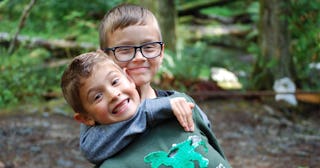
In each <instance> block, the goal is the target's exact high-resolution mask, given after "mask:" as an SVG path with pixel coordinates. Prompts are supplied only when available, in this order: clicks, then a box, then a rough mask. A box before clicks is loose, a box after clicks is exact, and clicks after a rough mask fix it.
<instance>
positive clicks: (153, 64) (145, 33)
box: [107, 17, 164, 87]
mask: <svg viewBox="0 0 320 168" xmlns="http://www.w3.org/2000/svg"><path fill="white" fill-rule="evenodd" d="M160 36H161V35H160V30H159V27H158V24H157V22H156V21H155V20H154V18H153V17H149V18H148V19H147V21H146V24H135V25H130V26H128V27H125V28H119V29H116V30H115V31H113V32H109V33H108V37H109V38H108V42H107V43H108V46H107V47H117V46H127V45H134V46H140V45H142V44H145V43H148V42H157V41H161V37H160ZM163 54H164V51H163V49H162V52H161V54H160V55H159V56H158V57H155V58H151V59H148V58H145V57H143V56H142V54H141V52H140V50H137V53H136V56H135V57H134V59H132V60H131V61H129V62H119V61H117V60H116V59H115V57H114V55H113V54H110V55H112V58H113V59H114V61H115V62H116V63H117V64H118V65H119V66H120V67H122V68H126V72H127V73H128V75H129V76H130V77H131V78H132V79H133V80H134V83H135V84H136V85H137V87H140V86H142V85H146V84H150V82H151V81H152V79H153V77H154V76H155V75H156V73H157V71H158V69H159V67H160V65H161V63H162V60H163Z"/></svg>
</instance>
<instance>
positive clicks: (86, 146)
mask: <svg viewBox="0 0 320 168" xmlns="http://www.w3.org/2000/svg"><path fill="white" fill-rule="evenodd" d="M99 37H100V49H101V50H104V51H105V52H106V53H108V55H110V57H111V58H112V59H113V60H114V61H115V62H116V64H118V65H119V66H120V67H121V68H123V69H126V72H127V73H128V75H129V76H130V77H131V78H132V79H133V81H134V83H135V84H136V87H137V89H138V92H139V95H140V98H141V99H142V100H144V99H151V98H158V97H168V96H175V95H176V92H172V91H163V90H155V89H153V88H152V86H151V82H152V79H153V77H154V76H155V74H156V73H157V71H158V69H159V67H160V65H161V63H162V60H163V57H164V43H163V42H162V36H161V31H160V28H159V25H158V22H157V19H156V18H155V16H154V15H153V14H152V12H150V11H149V10H148V9H146V8H143V7H141V6H137V5H129V4H124V5H119V6H116V7H114V8H113V9H111V10H110V11H109V12H108V13H107V14H106V15H105V17H104V18H103V20H102V22H101V26H100V30H99ZM181 96H183V97H186V98H187V99H188V100H190V101H191V102H193V100H192V99H191V98H190V97H189V96H186V95H184V94H182V95H181ZM195 110H196V111H197V112H198V113H197V114H198V115H199V117H200V118H201V119H200V120H199V123H204V124H203V125H202V126H201V130H202V131H204V132H207V133H208V136H209V137H210V138H208V139H209V143H210V144H211V145H212V146H214V147H215V150H216V151H219V152H218V153H220V154H221V155H222V156H223V157H224V155H223V153H222V151H221V149H220V147H219V145H218V144H217V143H216V140H215V137H214V135H213V133H212V131H211V129H210V128H211V124H210V122H209V120H208V118H207V116H206V115H205V114H204V112H202V111H201V109H200V108H199V107H197V106H196V107H195ZM172 122H174V121H172ZM171 124H174V123H171V122H170V124H168V125H171ZM163 126H164V124H161V126H160V125H159V126H158V127H157V128H158V129H151V130H150V132H157V130H158V131H159V132H157V133H159V134H160V135H161V134H163V133H162V132H161V130H168V131H169V132H170V130H171V128H170V127H163ZM203 126H204V127H203ZM99 128H101V129H100V130H99V129H97V127H92V128H91V129H86V128H85V127H82V130H81V132H80V148H81V150H82V151H83V153H85V154H86V157H87V159H88V160H90V161H91V162H92V161H95V162H97V163H100V162H101V161H103V160H96V159H97V158H100V159H102V158H105V159H107V158H108V156H106V155H105V156H103V155H104V153H103V152H101V150H104V147H103V146H102V145H101V144H105V141H106V140H107V139H106V138H103V135H104V133H105V132H106V130H105V131H103V127H99ZM159 128H163V129H159ZM173 132H175V133H177V135H180V134H182V133H181V132H180V130H178V129H176V131H172V132H171V133H173ZM97 135H99V136H97ZM152 135H154V134H152ZM182 135H183V136H181V137H180V140H182V139H184V138H187V137H185V134H182ZM172 136H173V137H167V138H168V139H171V140H172V141H168V143H170V142H173V143H178V142H177V141H176V140H177V139H175V138H174V135H172ZM92 137H97V138H92ZM150 137H152V136H149V132H148V133H144V134H143V136H141V137H139V140H135V141H134V142H132V143H131V144H139V143H138V142H140V143H141V144H140V145H143V142H144V138H146V139H148V140H147V141H146V143H148V142H150V143H151V144H152V142H153V141H149V140H150ZM164 137H165V136H164ZM164 137H157V139H159V140H161V139H162V138H164ZM157 141H158V140H155V142H157ZM131 144H130V145H129V148H127V147H126V148H125V149H124V150H123V151H126V150H129V149H134V148H135V147H134V146H135V145H133V146H132V145H131ZM99 145H101V146H99ZM167 145H168V144H167ZM170 145H171V144H170ZM164 146H166V145H164ZM164 146H163V147H164ZM155 147H159V146H157V145H156V146H155ZM166 147H168V146H166ZM139 150H140V148H138V149H137V150H132V151H139ZM129 153H130V152H129ZM134 153H135V152H134ZM131 154H132V153H131ZM121 155H123V152H122V151H121V154H119V153H118V154H117V155H115V156H114V157H112V159H108V160H107V161H106V163H110V162H111V161H112V160H116V159H117V158H118V157H117V156H121ZM124 160H125V159H124Z"/></svg>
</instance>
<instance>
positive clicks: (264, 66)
mask: <svg viewBox="0 0 320 168" xmlns="http://www.w3.org/2000/svg"><path fill="white" fill-rule="evenodd" d="M287 3H288V2H287V1H286V0H281V1H277V0H260V24H259V46H260V54H259V56H258V60H257V62H256V64H255V67H254V70H253V74H252V75H253V76H252V78H253V79H255V80H254V83H253V88H255V89H258V90H266V89H271V88H272V85H273V82H274V80H276V79H279V78H282V77H289V78H291V79H292V78H293V75H294V69H293V68H294V67H293V61H292V57H291V55H290V53H289V45H290V40H289V32H288V23H287V22H288V21H287V18H286V16H287V15H288V7H287V6H288V5H287Z"/></svg>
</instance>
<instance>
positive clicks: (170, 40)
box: [140, 0, 178, 52]
mask: <svg viewBox="0 0 320 168" xmlns="http://www.w3.org/2000/svg"><path fill="white" fill-rule="evenodd" d="M140 4H142V5H143V6H145V7H146V8H148V9H149V10H150V11H152V12H153V14H154V15H155V16H156V18H157V20H158V23H159V26H160V28H161V32H162V39H163V42H164V43H165V48H166V49H168V50H170V51H173V52H176V25H177V21H176V20H177V17H178V14H177V11H176V7H175V3H174V1H172V0H161V1H150V0H140Z"/></svg>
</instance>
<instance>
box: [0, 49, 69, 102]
mask: <svg viewBox="0 0 320 168" xmlns="http://www.w3.org/2000/svg"><path fill="white" fill-rule="evenodd" d="M6 53H7V51H6V50H5V49H3V48H1V56H2V57H1V60H0V61H1V63H2V65H1V70H0V71H1V72H0V73H1V81H0V90H1V91H0V92H1V94H0V95H1V97H0V108H3V107H8V106H13V105H16V104H17V103H34V102H35V101H39V100H41V99H43V95H44V94H46V93H48V92H51V91H57V90H60V88H59V82H60V76H61V73H62V68H63V67H52V68H51V67H47V66H46V65H45V64H46V59H47V58H48V57H49V56H50V54H49V53H48V52H47V51H46V50H44V49H35V50H27V49H19V50H17V51H16V52H15V53H14V54H13V55H12V56H8V55H7V54H6Z"/></svg>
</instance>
